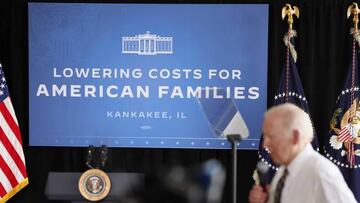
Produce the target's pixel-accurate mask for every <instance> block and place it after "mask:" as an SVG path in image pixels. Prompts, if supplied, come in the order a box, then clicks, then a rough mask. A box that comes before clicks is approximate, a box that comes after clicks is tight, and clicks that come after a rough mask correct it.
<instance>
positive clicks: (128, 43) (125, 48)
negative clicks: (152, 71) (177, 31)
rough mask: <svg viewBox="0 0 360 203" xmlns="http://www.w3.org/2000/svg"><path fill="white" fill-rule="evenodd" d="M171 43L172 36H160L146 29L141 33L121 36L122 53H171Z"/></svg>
mask: <svg viewBox="0 0 360 203" xmlns="http://www.w3.org/2000/svg"><path fill="white" fill-rule="evenodd" d="M172 43H173V38H172V37H160V36H158V35H154V34H150V32H149V31H147V32H146V33H145V34H142V35H135V36H133V37H122V53H123V54H138V55H156V54H172V53H173V44H172Z"/></svg>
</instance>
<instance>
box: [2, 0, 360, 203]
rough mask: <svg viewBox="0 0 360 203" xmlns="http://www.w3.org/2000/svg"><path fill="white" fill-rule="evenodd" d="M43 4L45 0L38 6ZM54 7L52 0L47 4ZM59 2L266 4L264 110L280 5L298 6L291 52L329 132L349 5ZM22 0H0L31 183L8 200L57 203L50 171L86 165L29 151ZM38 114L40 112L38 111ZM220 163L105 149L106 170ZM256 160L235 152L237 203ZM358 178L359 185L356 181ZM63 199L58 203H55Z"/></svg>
mask: <svg viewBox="0 0 360 203" xmlns="http://www.w3.org/2000/svg"><path fill="white" fill-rule="evenodd" d="M41 2H44V1H41ZM47 2H55V1H47ZM56 2H81V3H83V2H99V3H115V2H118V3H212V4H227V3H268V4H269V34H268V41H269V44H268V47H269V48H268V49H269V51H268V53H269V54H268V58H269V59H268V105H269V106H271V103H272V97H273V93H274V92H275V90H276V89H277V86H278V83H279V76H280V71H281V69H282V68H283V64H284V63H285V47H284V44H283V41H282V38H283V35H284V34H285V32H286V31H287V23H286V21H282V19H281V8H282V7H283V6H284V5H285V3H290V4H292V5H296V6H298V7H299V9H300V19H296V20H295V24H294V28H295V29H296V30H297V34H298V37H297V38H296V39H295V43H296V44H295V48H296V50H297V52H298V56H299V60H298V63H297V65H298V68H299V73H300V77H301V79H302V83H303V86H304V90H305V94H306V96H307V99H308V101H309V107H310V113H311V116H312V119H313V121H314V125H315V130H316V132H317V135H318V137H319V141H320V148H321V146H322V145H323V142H324V141H323V140H322V138H323V137H324V136H325V135H326V134H327V132H328V130H329V121H330V118H331V115H332V110H333V107H334V106H335V100H336V97H337V96H338V94H339V91H340V88H341V86H342V83H343V82H344V80H345V74H346V72H347V70H348V67H349V64H350V61H351V55H350V54H351V36H350V34H349V30H350V27H351V26H352V21H351V20H348V19H346V10H347V7H348V6H349V5H350V4H351V2H352V1H350V0H307V1H306V0H303V1H282V0H269V1H261V0H252V1H251V0H248V1H242V0H232V1H231V0H229V1H227V0H225V1H215V0H213V1H212V0H199V1H190V0H182V1H181V0H179V1H174V0H173V1H165V0H163V1H159V0H153V1H136V0H132V1H115V0H113V1H109V0H107V1H101V0H97V1H95V0H92V1H82V0H78V1H56ZM27 3H28V2H27V1H25V0H2V1H1V2H0V16H1V17H0V61H1V62H2V64H3V67H4V71H5V75H6V77H7V80H8V86H9V91H10V95H11V98H12V101H13V105H14V108H15V111H16V114H17V117H18V121H19V125H20V128H21V132H22V136H23V143H24V151H25V157H26V165H27V170H28V175H29V182H30V184H29V185H28V186H27V187H26V188H24V189H23V190H22V191H20V192H19V193H18V194H17V195H15V196H14V197H13V198H12V199H11V200H10V201H9V202H14V203H15V202H16V203H24V202H34V203H35V202H36V203H46V202H56V201H50V200H48V199H47V198H46V196H45V195H44V189H45V183H46V179H47V174H48V172H49V171H58V172H82V171H85V170H86V169H87V168H86V166H85V148H65V147H55V148H50V147H29V137H28V132H29V130H28V127H29V126H28V122H29V119H28V115H29V114H28V40H27V39H28V38H27ZM41 110H42V109H38V111H41ZM211 158H217V159H218V160H220V161H221V162H222V163H223V164H224V166H226V168H227V173H228V176H229V177H230V176H231V151H230V150H188V149H184V150H180V149H124V148H112V149H110V150H109V160H108V163H107V167H106V169H107V171H112V172H120V171H123V172H144V171H146V170H147V169H149V168H160V167H161V166H163V165H169V164H183V165H185V166H192V165H196V164H199V163H201V162H203V161H205V160H208V159H211ZM256 162H257V152H256V151H248V150H240V151H239V152H238V165H239V167H238V191H237V192H238V202H247V196H248V192H249V190H250V188H251V186H252V184H253V181H252V173H253V170H254V168H255V165H256ZM359 181H360V180H359ZM230 201H231V180H230V178H228V179H227V183H226V187H225V191H224V198H223V202H224V203H225V202H230ZM58 202H60V201H58Z"/></svg>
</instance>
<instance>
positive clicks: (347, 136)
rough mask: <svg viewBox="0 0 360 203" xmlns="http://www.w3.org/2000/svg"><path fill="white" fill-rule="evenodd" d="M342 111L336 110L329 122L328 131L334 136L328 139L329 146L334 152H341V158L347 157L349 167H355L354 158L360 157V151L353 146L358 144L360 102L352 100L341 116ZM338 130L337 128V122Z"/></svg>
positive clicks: (359, 140)
mask: <svg viewBox="0 0 360 203" xmlns="http://www.w3.org/2000/svg"><path fill="white" fill-rule="evenodd" d="M342 112H343V109H341V108H338V109H337V110H336V111H335V112H334V114H333V117H332V119H331V121H330V129H331V130H332V132H335V135H333V136H331V137H330V141H329V142H330V146H331V147H332V148H333V149H334V150H341V153H340V154H341V156H347V162H348V164H349V165H350V167H353V166H354V165H355V156H360V150H359V149H356V148H355V145H359V144H360V101H358V99H357V98H356V99H354V100H353V102H352V104H351V106H350V107H349V108H348V109H347V110H346V111H345V112H344V113H343V115H342V117H341V118H340V119H339V118H338V117H340V115H341V114H342ZM338 119H339V120H340V128H337V127H336V126H337V125H338V122H337V120H338Z"/></svg>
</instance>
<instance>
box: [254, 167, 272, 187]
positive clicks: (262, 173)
mask: <svg viewBox="0 0 360 203" xmlns="http://www.w3.org/2000/svg"><path fill="white" fill-rule="evenodd" d="M256 170H257V172H258V175H259V181H260V185H261V186H262V187H263V189H265V185H266V184H269V180H268V177H267V175H268V174H267V173H268V171H269V166H268V165H266V164H265V163H264V162H262V161H259V162H258V163H257V165H256Z"/></svg>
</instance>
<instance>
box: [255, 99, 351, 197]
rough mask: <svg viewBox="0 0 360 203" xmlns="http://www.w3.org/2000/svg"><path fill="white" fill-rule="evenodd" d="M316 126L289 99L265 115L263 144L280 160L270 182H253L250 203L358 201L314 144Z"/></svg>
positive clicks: (274, 158)
mask: <svg viewBox="0 0 360 203" xmlns="http://www.w3.org/2000/svg"><path fill="white" fill-rule="evenodd" d="M313 134H314V133H313V128H312V124H311V121H310V118H309V116H308V114H307V113H305V112H304V111H303V110H301V109H300V108H298V107H297V106H295V105H293V104H290V103H286V104H281V105H278V106H275V107H272V108H270V109H269V110H268V111H267V112H266V113H265V116H264V122H263V139H264V143H263V144H264V147H265V148H267V149H268V150H269V152H270V156H271V158H272V160H273V161H274V162H275V163H277V164H280V168H279V170H278V171H277V172H276V174H275V176H274V178H273V180H272V182H271V185H270V186H269V185H268V186H266V189H265V190H264V189H263V187H261V186H258V185H254V186H253V188H252V189H251V191H250V194H249V202H250V203H264V202H269V203H278V202H282V203H287V202H289V203H290V202H291V203H304V202H306V203H321V202H324V203H325V202H326V203H328V202H329V203H330V202H333V203H341V202H344V203H345V202H346V203H350V202H351V203H353V202H357V201H356V199H355V197H354V195H353V193H352V192H351V190H350V189H349V187H348V186H347V184H346V182H345V180H344V178H343V176H342V174H341V172H340V170H339V169H338V168H337V166H336V165H334V164H333V163H331V162H330V161H329V160H328V159H326V158H325V157H323V156H322V155H320V154H319V153H318V152H316V151H315V150H314V149H313V148H312V146H311V144H310V143H311V140H312V138H313Z"/></svg>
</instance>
